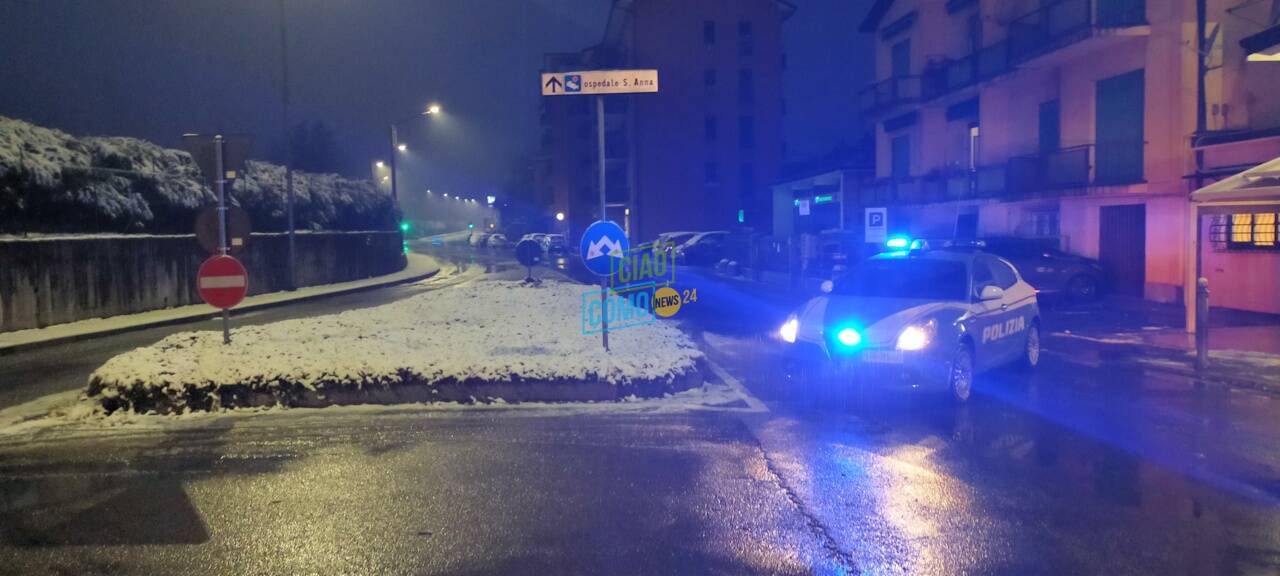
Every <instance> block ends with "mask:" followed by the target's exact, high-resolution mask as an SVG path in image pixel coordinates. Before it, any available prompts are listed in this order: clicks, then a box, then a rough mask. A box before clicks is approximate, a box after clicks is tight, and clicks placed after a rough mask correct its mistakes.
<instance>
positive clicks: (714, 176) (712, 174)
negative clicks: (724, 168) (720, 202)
mask: <svg viewBox="0 0 1280 576" xmlns="http://www.w3.org/2000/svg"><path fill="white" fill-rule="evenodd" d="M703 170H704V171H705V174H704V176H703V182H705V183H706V184H708V185H716V184H719V183H720V165H719V164H717V163H715V162H707V163H706V165H705V166H704V168H703Z"/></svg>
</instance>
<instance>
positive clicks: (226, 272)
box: [196, 256, 249, 310]
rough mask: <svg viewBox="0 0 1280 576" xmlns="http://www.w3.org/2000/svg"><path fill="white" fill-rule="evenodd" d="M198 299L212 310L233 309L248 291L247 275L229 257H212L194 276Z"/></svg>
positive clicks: (238, 264) (237, 262) (242, 267)
mask: <svg viewBox="0 0 1280 576" xmlns="http://www.w3.org/2000/svg"><path fill="white" fill-rule="evenodd" d="M196 287H197V288H198V289H199V290H200V298H202V299H204V301H205V303H207V304H208V305H210V306H213V307H214V308H222V309H223V310H226V309H227V308H234V307H235V306H236V304H239V303H240V301H241V300H244V295H245V293H246V292H248V291H249V273H248V272H246V271H245V269H244V266H243V265H241V264H240V261H239V260H236V259H235V258H233V257H231V256H213V257H210V258H209V259H208V260H205V261H204V264H201V265H200V272H199V273H197V274H196Z"/></svg>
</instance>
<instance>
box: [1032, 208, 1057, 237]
mask: <svg viewBox="0 0 1280 576" xmlns="http://www.w3.org/2000/svg"><path fill="white" fill-rule="evenodd" d="M1030 220H1031V222H1030V228H1031V229H1030V230H1029V232H1030V233H1031V236H1033V237H1036V238H1057V237H1058V222H1059V217H1058V211H1057V210H1045V211H1038V212H1032V213H1031V214H1030Z"/></svg>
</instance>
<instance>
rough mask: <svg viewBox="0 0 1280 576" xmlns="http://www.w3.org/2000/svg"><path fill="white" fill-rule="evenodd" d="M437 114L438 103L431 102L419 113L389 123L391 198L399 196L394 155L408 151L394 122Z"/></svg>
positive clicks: (438, 110) (438, 111)
mask: <svg viewBox="0 0 1280 576" xmlns="http://www.w3.org/2000/svg"><path fill="white" fill-rule="evenodd" d="M438 114H440V105H439V104H431V105H429V106H427V109H426V110H424V111H422V113H420V114H415V115H413V116H409V117H408V118H404V119H401V120H397V121H395V122H392V123H391V125H390V128H391V130H390V131H391V198H392V199H396V200H398V199H399V198H400V196H399V188H398V187H397V184H396V156H398V155H400V154H403V153H405V152H408V151H409V147H408V146H406V145H404V144H402V143H401V142H400V135H399V133H398V132H397V131H396V124H401V123H404V122H408V121H410V120H413V119H415V118H418V117H419V116H436V115H438Z"/></svg>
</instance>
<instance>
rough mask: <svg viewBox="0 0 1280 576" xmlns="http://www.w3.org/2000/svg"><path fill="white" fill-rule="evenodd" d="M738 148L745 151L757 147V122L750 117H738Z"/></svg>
mask: <svg viewBox="0 0 1280 576" xmlns="http://www.w3.org/2000/svg"><path fill="white" fill-rule="evenodd" d="M738 147H739V148H742V149H743V150H750V149H752V148H755V147H756V122H755V119H754V118H752V117H750V116H740V117H738Z"/></svg>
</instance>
